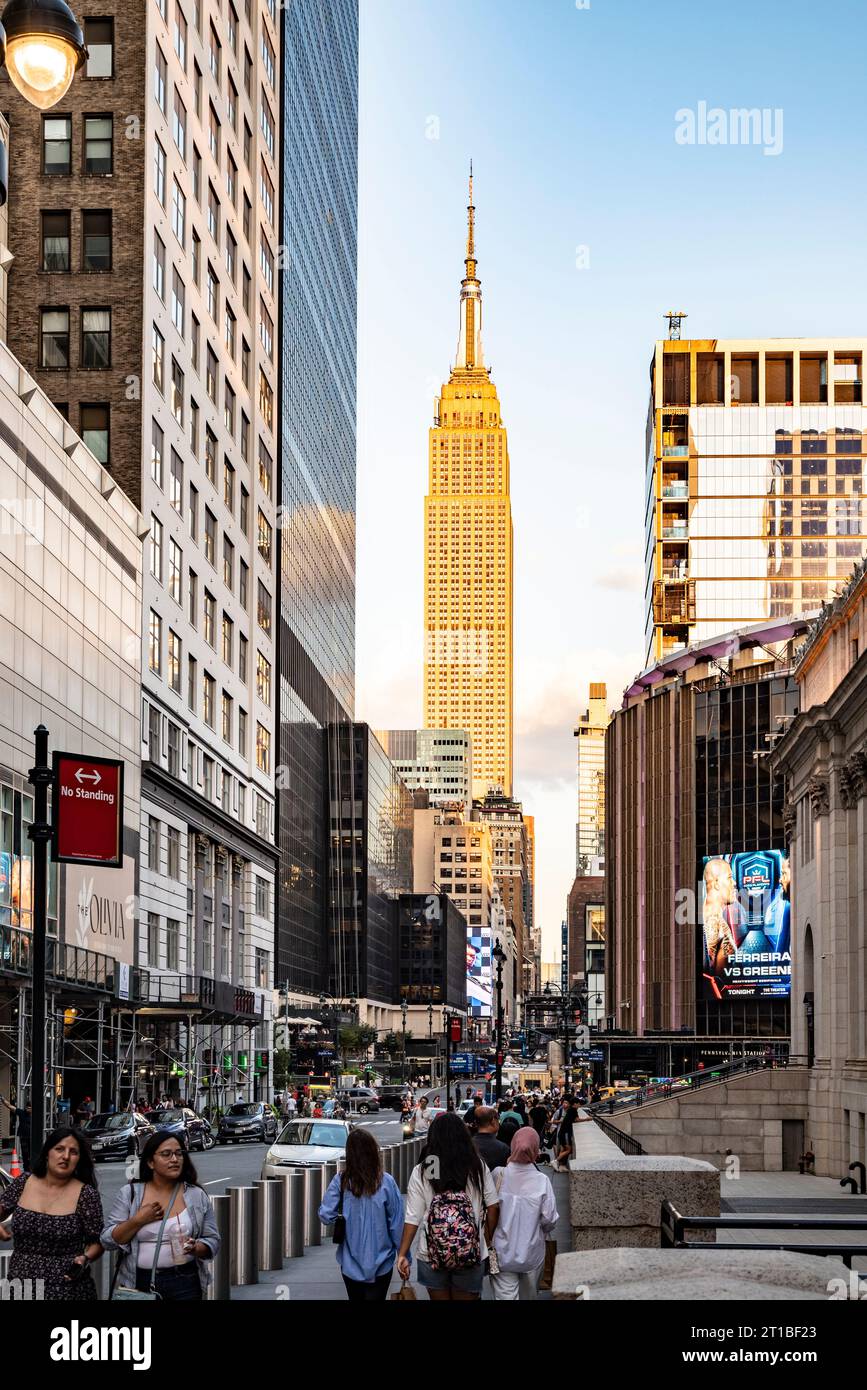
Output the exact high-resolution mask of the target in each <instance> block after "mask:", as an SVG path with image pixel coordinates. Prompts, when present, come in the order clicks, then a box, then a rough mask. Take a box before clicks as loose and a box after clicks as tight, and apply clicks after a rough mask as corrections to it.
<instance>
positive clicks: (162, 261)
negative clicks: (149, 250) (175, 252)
mask: <svg viewBox="0 0 867 1390" xmlns="http://www.w3.org/2000/svg"><path fill="white" fill-rule="evenodd" d="M153 284H154V289H155V290H156V292H157V294H158V295H159V297H160V299H161V300H162V301H163V303H164V304H165V302H166V248H165V246H164V245H163V240H162V237H160V236H158V235H157V233H156V232H154V256H153Z"/></svg>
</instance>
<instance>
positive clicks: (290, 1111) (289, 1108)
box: [284, 1091, 298, 1120]
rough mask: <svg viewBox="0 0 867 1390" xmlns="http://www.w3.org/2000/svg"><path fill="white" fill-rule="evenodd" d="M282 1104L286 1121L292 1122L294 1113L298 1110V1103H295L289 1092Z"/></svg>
mask: <svg viewBox="0 0 867 1390" xmlns="http://www.w3.org/2000/svg"><path fill="white" fill-rule="evenodd" d="M284 1104H285V1108H286V1118H287V1120H294V1118H295V1112H296V1110H297V1109H298V1102H297V1101H296V1099H295V1097H294V1096H293V1094H292V1092H291V1091H289V1093H288V1095H287V1096H286V1100H285V1102H284Z"/></svg>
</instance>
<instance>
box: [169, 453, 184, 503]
mask: <svg viewBox="0 0 867 1390" xmlns="http://www.w3.org/2000/svg"><path fill="white" fill-rule="evenodd" d="M169 503H170V504H171V506H172V507H173V509H174V510H175V511H176V512H177V513H178V514H179V515H180V514H181V513H182V512H183V510H184V463H183V459H182V458H181V456H180V454H179V453H177V452H176V450H174V449H172V462H171V476H170V479H169Z"/></svg>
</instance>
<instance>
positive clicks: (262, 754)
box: [256, 724, 271, 772]
mask: <svg viewBox="0 0 867 1390" xmlns="http://www.w3.org/2000/svg"><path fill="white" fill-rule="evenodd" d="M256 766H257V768H258V769H259V771H260V772H270V771H271V734H270V732H269V731H268V730H267V729H266V728H265V726H264V724H257V725H256Z"/></svg>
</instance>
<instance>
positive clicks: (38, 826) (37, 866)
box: [22, 724, 53, 1161]
mask: <svg viewBox="0 0 867 1390" xmlns="http://www.w3.org/2000/svg"><path fill="white" fill-rule="evenodd" d="M35 741H36V762H35V764H34V766H33V767H32V768H31V769H30V772H29V774H28V781H29V782H30V785H31V786H32V787H34V788H35V793H34V797H33V803H34V816H33V824H32V825H31V827H30V831H29V834H30V839H31V840H32V841H33V977H32V979H33V982H32V990H31V994H32V1008H31V1038H30V1102H31V1116H32V1119H31V1122H30V1123H31V1140H30V1152H31V1155H32V1157H33V1158H36V1157H37V1156H38V1154H39V1152H40V1150H41V1149H42V1144H43V1141H44V1139H45V936H46V931H47V926H48V842H49V840H50V839H51V825H50V824H49V821H48V788H49V786H50V785H51V782H52V780H53V773H52V769H51V766H50V764H49V762H48V730H47V729H46V727H45V725H44V724H40V725H39V727H38V729H36V731H35ZM22 1109H23V1106H22ZM31 1161H32V1160H31Z"/></svg>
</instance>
